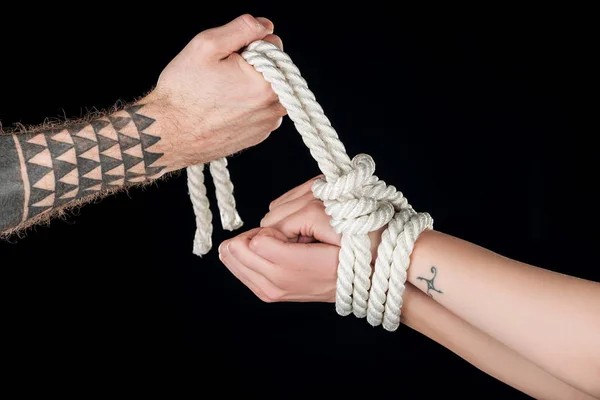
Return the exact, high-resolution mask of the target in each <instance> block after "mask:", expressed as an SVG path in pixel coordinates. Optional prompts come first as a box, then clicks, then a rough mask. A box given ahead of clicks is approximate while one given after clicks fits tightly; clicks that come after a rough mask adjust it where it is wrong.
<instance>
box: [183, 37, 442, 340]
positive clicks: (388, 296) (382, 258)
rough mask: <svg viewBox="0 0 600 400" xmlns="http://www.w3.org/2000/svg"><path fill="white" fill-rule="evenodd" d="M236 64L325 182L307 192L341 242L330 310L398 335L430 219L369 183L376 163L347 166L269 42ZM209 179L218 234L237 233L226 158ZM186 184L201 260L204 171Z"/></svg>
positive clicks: (205, 225) (391, 191) (205, 231)
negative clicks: (291, 128)
mask: <svg viewBox="0 0 600 400" xmlns="http://www.w3.org/2000/svg"><path fill="white" fill-rule="evenodd" d="M242 57H243V58H244V59H245V60H246V61H247V62H248V63H249V64H251V65H252V66H254V68H255V69H256V70H257V71H258V72H260V73H262V75H263V76H264V78H265V80H267V81H268V82H269V83H270V84H271V86H272V88H273V90H274V92H275V93H276V94H277V96H278V97H279V101H280V103H281V104H282V105H283V106H284V107H285V109H286V110H287V113H288V116H289V117H290V119H291V120H292V121H293V122H294V125H295V126H296V129H297V130H298V132H299V133H300V135H301V137H302V139H303V141H304V143H305V144H306V146H307V147H308V149H309V151H310V154H311V155H312V156H313V158H314V159H315V160H316V162H317V164H318V166H319V169H320V170H321V171H322V172H323V175H324V178H321V179H318V180H317V181H315V183H314V184H313V186H312V191H313V194H314V195H315V197H316V198H318V199H320V200H322V201H323V203H324V205H325V210H326V213H327V214H328V215H329V216H331V225H332V226H333V228H334V229H335V231H336V232H337V233H339V234H341V235H342V243H341V249H340V254H339V265H338V273H337V287H336V311H337V312H338V314H340V315H349V314H351V313H353V314H354V315H355V316H357V317H359V318H364V317H367V321H368V322H369V323H370V324H371V325H373V326H377V325H380V324H383V327H384V328H385V329H386V330H389V331H394V330H396V329H397V328H398V326H399V324H400V313H401V308H402V295H403V293H404V284H405V282H406V275H407V272H406V270H407V269H408V266H409V265H410V255H411V253H412V250H413V247H414V244H415V242H416V240H417V238H418V237H419V235H420V233H421V232H423V231H424V230H425V229H433V219H432V218H431V216H430V215H429V214H428V213H417V212H415V211H414V210H413V208H412V207H411V206H410V205H409V204H408V201H407V200H406V198H405V197H404V196H403V195H402V193H401V192H399V191H398V190H396V188H395V187H394V186H391V185H386V183H385V182H383V181H382V180H380V179H379V178H378V177H377V176H375V175H374V173H375V162H374V161H373V159H372V158H371V157H370V156H369V155H367V154H358V155H356V156H355V157H354V158H353V159H350V157H349V156H348V155H347V154H346V150H345V147H344V145H343V144H342V142H341V141H340V140H339V138H338V135H337V133H336V131H335V130H334V129H333V127H332V126H331V123H330V121H329V120H328V119H327V117H326V116H325V113H324V112H323V109H322V108H321V106H320V105H319V104H318V103H317V101H316V99H315V96H314V94H313V93H312V92H311V91H310V90H309V88H308V85H307V83H306V81H305V80H304V78H302V76H301V74H300V71H299V70H298V68H297V67H296V66H295V65H294V63H293V62H292V60H291V59H290V57H289V56H288V55H287V54H286V53H285V52H283V51H282V50H280V49H279V48H278V47H277V46H275V45H273V44H271V43H268V42H265V41H256V42H253V43H251V44H250V45H249V46H248V47H247V48H246V49H245V51H244V52H242ZM213 169H214V171H213ZM211 174H212V175H213V180H214V181H215V187H216V188H217V198H219V193H221V196H222V197H221V200H219V202H220V203H219V208H220V210H221V220H222V221H234V222H233V223H229V222H227V223H225V222H223V227H224V228H225V229H230V230H233V229H236V228H237V227H239V226H241V220H240V218H239V216H238V215H237V212H236V210H235V200H234V199H233V194H232V191H233V185H232V184H231V182H230V180H229V174H228V172H227V168H226V162H225V161H224V159H221V160H218V161H216V162H212V163H211ZM215 177H216V178H215ZM188 184H189V189H190V197H191V199H192V203H193V205H194V212H195V214H196V223H197V226H198V227H197V232H196V236H195V241H194V253H195V254H198V255H202V254H206V252H208V251H209V250H210V248H211V239H210V235H211V234H212V226H211V225H210V219H211V216H210V211H209V210H208V200H207V199H206V189H205V188H204V186H203V185H204V179H203V177H202V168H199V167H197V166H194V167H189V168H188ZM385 225H388V226H387V228H386V229H385V230H384V232H383V234H382V241H381V243H380V244H379V248H378V253H377V254H378V256H377V259H376V261H375V268H374V269H375V271H374V272H373V273H372V268H371V261H372V260H371V250H370V247H371V246H370V244H371V243H370V239H369V236H368V234H369V232H373V231H376V230H378V229H380V228H382V227H384V226H385ZM200 231H202V232H200ZM371 275H372V278H371Z"/></svg>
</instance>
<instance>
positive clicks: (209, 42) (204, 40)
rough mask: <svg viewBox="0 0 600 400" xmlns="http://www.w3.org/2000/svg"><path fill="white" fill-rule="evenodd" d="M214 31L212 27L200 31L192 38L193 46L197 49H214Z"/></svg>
mask: <svg viewBox="0 0 600 400" xmlns="http://www.w3.org/2000/svg"><path fill="white" fill-rule="evenodd" d="M216 36H217V35H216V33H215V31H214V30H212V29H207V30H205V31H202V32H200V33H199V34H197V35H196V37H195V38H194V39H193V41H192V42H193V45H194V48H195V49H196V50H198V51H204V52H211V51H213V50H215V47H216V43H217V37H216Z"/></svg>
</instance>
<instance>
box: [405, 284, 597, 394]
mask: <svg viewBox="0 0 600 400" xmlns="http://www.w3.org/2000/svg"><path fill="white" fill-rule="evenodd" d="M409 289H411V288H410V287H409V288H408V289H407V292H406V293H405V297H404V300H405V301H404V306H403V310H404V311H403V312H402V321H403V323H404V324H405V325H407V326H409V327H411V328H412V329H414V330H416V331H418V332H420V333H422V334H423V335H425V336H427V337H429V338H430V339H432V340H433V341H435V342H437V343H439V344H441V345H442V346H444V347H446V348H447V349H448V350H450V351H452V352H453V353H455V354H457V355H458V356H460V357H461V358H463V359H464V360H465V361H467V362H469V363H470V364H472V365H474V366H475V367H477V368H478V369H480V370H481V371H483V372H485V373H487V374H488V375H490V376H492V377H494V378H496V379H498V380H500V381H502V382H504V383H506V384H508V385H510V386H512V387H514V388H515V389H517V390H520V391H521V392H523V393H526V394H528V395H529V396H532V397H533V398H536V399H547V400H552V399H556V400H563V399H572V400H584V399H585V400H593V399H594V397H592V396H590V395H588V394H585V393H583V392H581V391H579V390H577V389H575V388H573V387H572V386H570V385H568V384H566V383H565V382H563V381H561V380H559V379H557V378H556V377H555V376H553V375H551V374H549V373H548V372H546V371H544V370H543V369H541V368H539V367H538V366H537V365H535V364H533V363H532V362H531V361H529V360H527V359H525V358H523V357H521V356H520V355H519V354H517V353H516V352H514V351H513V350H511V349H509V348H508V347H506V346H504V345H503V344H502V343H500V342H498V341H497V340H495V339H494V338H492V337H491V336H489V335H487V334H485V333H483V332H482V331H480V330H479V329H477V328H475V327H473V326H472V325H470V324H469V323H467V322H465V321H464V320H462V319H461V318H459V317H457V316H456V315H454V314H453V313H452V312H450V311H448V310H447V309H446V308H444V307H443V306H442V305H440V304H439V303H437V302H435V301H434V300H433V299H431V298H429V297H427V296H426V295H425V294H424V293H423V292H421V291H418V290H417V289H412V290H409Z"/></svg>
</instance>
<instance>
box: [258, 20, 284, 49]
mask: <svg viewBox="0 0 600 400" xmlns="http://www.w3.org/2000/svg"><path fill="white" fill-rule="evenodd" d="M257 19H258V18H257ZM267 21H268V20H267ZM269 22H270V21H269ZM263 40H264V41H265V42H269V43H272V44H274V45H275V46H277V47H279V49H280V50H283V41H282V40H281V38H280V37H279V36H277V35H273V34H271V35H267V36H265V37H264V38H263Z"/></svg>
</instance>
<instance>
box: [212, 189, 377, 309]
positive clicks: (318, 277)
mask: <svg viewBox="0 0 600 400" xmlns="http://www.w3.org/2000/svg"><path fill="white" fill-rule="evenodd" d="M315 179H316V178H313V179H311V180H310V181H308V182H306V183H304V184H302V185H300V186H298V187H296V188H294V189H292V190H291V191H289V192H287V193H286V194H284V195H283V196H281V197H279V198H278V199H277V200H275V201H273V202H272V203H271V205H270V207H269V209H270V211H269V212H268V213H267V214H266V215H265V217H264V218H263V219H262V221H261V228H256V229H253V230H251V231H248V232H245V233H242V234H240V235H238V236H237V237H235V238H233V239H230V240H227V241H225V242H223V243H222V244H221V246H220V247H219V257H220V259H221V261H222V262H223V263H224V264H225V265H226V266H227V268H229V270H230V271H231V272H232V273H233V274H234V275H235V276H236V277H237V278H238V279H239V280H240V281H242V282H243V283H244V284H245V285H246V286H247V287H248V288H249V289H250V290H252V292H254V293H255V294H256V295H257V296H258V297H259V298H260V299H261V300H263V301H266V302H276V301H296V302H331V303H333V302H335V291H336V281H337V266H338V253H339V250H340V247H339V246H340V241H341V236H340V235H338V234H337V233H336V232H335V231H334V230H333V228H332V227H331V225H330V224H329V220H330V217H329V216H328V215H327V214H326V213H325V208H324V206H323V203H322V202H321V201H320V200H318V199H316V198H315V197H314V196H313V194H312V191H311V185H312V183H313V182H314V180H315ZM381 231H382V230H380V231H378V232H373V233H372V234H371V243H372V251H373V252H374V255H375V254H376V249H377V245H378V244H379V242H380V241H381ZM373 260H375V256H374V257H373Z"/></svg>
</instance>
